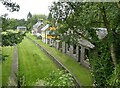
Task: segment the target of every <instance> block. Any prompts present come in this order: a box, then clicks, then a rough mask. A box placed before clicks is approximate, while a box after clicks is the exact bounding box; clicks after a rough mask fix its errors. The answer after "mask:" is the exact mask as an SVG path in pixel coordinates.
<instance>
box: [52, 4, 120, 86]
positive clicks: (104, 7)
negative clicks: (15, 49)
mask: <svg viewBox="0 0 120 88" xmlns="http://www.w3.org/2000/svg"><path fill="white" fill-rule="evenodd" d="M50 11H51V14H52V17H53V19H56V20H57V22H58V26H59V27H58V32H59V35H62V38H61V39H64V40H65V41H66V42H68V43H71V44H74V43H75V44H78V45H80V43H79V39H80V38H83V39H87V40H88V41H90V42H91V43H93V44H94V45H95V48H94V49H90V50H89V51H90V52H89V59H90V64H91V68H92V73H93V78H94V84H95V85H96V86H107V85H111V84H110V82H108V80H109V79H110V77H111V75H113V71H114V69H116V68H119V65H120V59H119V57H120V56H119V54H118V52H119V51H120V49H118V48H117V47H120V43H119V41H120V39H119V36H120V31H119V30H120V25H119V24H120V21H119V17H120V9H119V7H118V3H117V2H116V3H102V2H99V3H92V2H91V3H90V2H89V3H83V2H57V3H54V4H53V5H52V6H51V8H50ZM99 27H105V28H106V29H107V32H108V35H107V36H106V37H105V38H104V39H99V38H98V37H97V35H96V31H97V30H96V28H99ZM69 29H70V30H71V32H70V33H69V34H67V31H68V30H69ZM66 34H67V35H66ZM93 54H94V55H93ZM119 72H120V71H117V72H116V73H117V74H119ZM119 76H120V75H118V76H117V77H118V78H119ZM118 78H117V79H115V81H114V84H113V86H114V85H120V80H119V79H118ZM117 80H119V81H117ZM111 83H112V82H111Z"/></svg>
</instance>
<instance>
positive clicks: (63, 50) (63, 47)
mask: <svg viewBox="0 0 120 88" xmlns="http://www.w3.org/2000/svg"><path fill="white" fill-rule="evenodd" d="M62 52H63V53H66V43H65V42H62Z"/></svg>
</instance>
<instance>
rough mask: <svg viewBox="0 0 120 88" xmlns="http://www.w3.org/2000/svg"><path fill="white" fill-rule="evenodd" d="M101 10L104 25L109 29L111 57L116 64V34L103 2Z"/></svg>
mask: <svg viewBox="0 0 120 88" xmlns="http://www.w3.org/2000/svg"><path fill="white" fill-rule="evenodd" d="M100 10H101V14H102V16H103V21H104V25H105V27H106V28H107V31H108V43H109V45H110V53H111V58H112V61H113V64H114V65H115V66H116V64H117V63H116V56H115V48H114V44H113V41H114V38H113V37H114V36H113V33H112V30H111V28H110V22H109V21H108V19H107V15H106V10H105V7H104V4H103V3H102V7H100Z"/></svg>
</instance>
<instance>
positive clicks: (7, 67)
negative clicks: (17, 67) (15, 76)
mask: <svg viewBox="0 0 120 88" xmlns="http://www.w3.org/2000/svg"><path fill="white" fill-rule="evenodd" d="M2 55H3V56H5V60H4V61H2V85H3V86H7V82H8V80H9V76H10V73H11V66H12V59H13V47H10V46H8V47H2Z"/></svg>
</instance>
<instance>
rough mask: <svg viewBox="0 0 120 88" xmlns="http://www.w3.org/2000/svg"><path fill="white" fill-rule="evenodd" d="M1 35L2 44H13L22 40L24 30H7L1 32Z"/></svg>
mask: <svg viewBox="0 0 120 88" xmlns="http://www.w3.org/2000/svg"><path fill="white" fill-rule="evenodd" d="M1 35H2V46H13V45H15V44H18V43H20V42H22V40H23V38H24V36H25V32H20V31H18V32H17V31H13V30H7V31H5V32H2V33H1Z"/></svg>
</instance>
